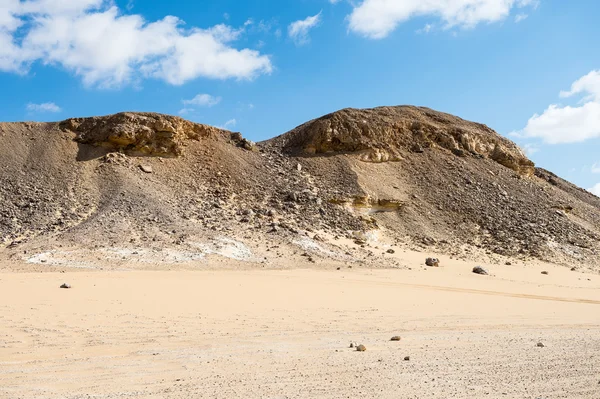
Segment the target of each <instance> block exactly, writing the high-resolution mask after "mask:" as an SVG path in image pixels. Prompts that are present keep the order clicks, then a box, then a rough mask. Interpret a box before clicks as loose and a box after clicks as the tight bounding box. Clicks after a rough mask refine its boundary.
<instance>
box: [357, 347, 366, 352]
mask: <svg viewBox="0 0 600 399" xmlns="http://www.w3.org/2000/svg"><path fill="white" fill-rule="evenodd" d="M366 350H367V347H366V346H364V345H358V346H357V347H356V351H357V352H364V351H366Z"/></svg>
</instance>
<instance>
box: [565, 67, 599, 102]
mask: <svg viewBox="0 0 600 399" xmlns="http://www.w3.org/2000/svg"><path fill="white" fill-rule="evenodd" d="M576 94H587V96H586V97H585V98H584V100H586V101H596V102H600V70H597V71H592V72H590V73H588V74H587V75H585V76H584V77H582V78H580V79H578V80H576V81H575V82H574V83H573V84H572V85H571V90H569V91H561V92H560V96H561V97H563V98H565V97H572V96H574V95H576Z"/></svg>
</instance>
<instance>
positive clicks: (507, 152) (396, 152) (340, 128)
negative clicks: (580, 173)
mask: <svg viewBox="0 0 600 399" xmlns="http://www.w3.org/2000/svg"><path fill="white" fill-rule="evenodd" d="M273 142H276V143H278V144H279V145H283V148H284V149H285V150H286V151H288V152H290V153H294V154H297V155H302V154H304V155H310V154H326V153H342V152H348V153H354V154H356V155H358V157H359V158H360V159H361V160H362V161H365V162H390V161H399V160H401V159H402V157H403V154H406V153H407V152H423V151H425V150H427V149H443V150H447V151H451V152H452V153H454V154H455V155H457V156H460V157H469V156H470V157H486V158H490V159H493V160H494V161H496V162H498V163H500V164H502V165H504V166H506V167H507V168H510V169H512V170H514V171H515V172H517V173H518V174H520V175H527V176H531V175H533V173H534V164H533V162H531V161H530V160H529V159H527V157H526V156H525V155H524V154H523V152H522V151H521V150H520V149H519V147H518V146H517V145H515V144H514V143H513V142H511V141H510V140H507V139H505V138H503V137H502V136H500V135H499V134H497V133H496V132H494V131H493V130H492V129H490V128H489V127H487V126H485V125H482V124H478V123H473V122H468V121H465V120H463V119H460V118H458V117H455V116H452V115H449V114H444V113H441V112H437V111H433V110H431V109H429V108H422V107H412V106H400V107H380V108H374V109H366V110H357V109H344V110H341V111H338V112H334V113H332V114H329V115H326V116H323V117H322V118H319V119H315V120H313V121H310V122H308V123H306V124H304V125H302V126H299V127H297V128H296V129H294V130H292V131H290V132H288V133H286V134H285V135H283V136H280V137H278V138H276V139H274V140H273Z"/></svg>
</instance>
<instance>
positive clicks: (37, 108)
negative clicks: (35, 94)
mask: <svg viewBox="0 0 600 399" xmlns="http://www.w3.org/2000/svg"><path fill="white" fill-rule="evenodd" d="M27 111H30V112H53V113H56V112H60V111H62V109H61V108H60V107H59V106H58V105H56V104H54V103H42V104H34V103H29V104H27Z"/></svg>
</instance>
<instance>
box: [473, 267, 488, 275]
mask: <svg viewBox="0 0 600 399" xmlns="http://www.w3.org/2000/svg"><path fill="white" fill-rule="evenodd" d="M473 273H475V274H481V275H484V276H487V275H489V273H488V271H487V270H486V269H484V268H483V267H481V266H475V267H474V268H473Z"/></svg>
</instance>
